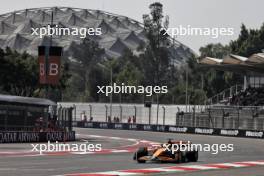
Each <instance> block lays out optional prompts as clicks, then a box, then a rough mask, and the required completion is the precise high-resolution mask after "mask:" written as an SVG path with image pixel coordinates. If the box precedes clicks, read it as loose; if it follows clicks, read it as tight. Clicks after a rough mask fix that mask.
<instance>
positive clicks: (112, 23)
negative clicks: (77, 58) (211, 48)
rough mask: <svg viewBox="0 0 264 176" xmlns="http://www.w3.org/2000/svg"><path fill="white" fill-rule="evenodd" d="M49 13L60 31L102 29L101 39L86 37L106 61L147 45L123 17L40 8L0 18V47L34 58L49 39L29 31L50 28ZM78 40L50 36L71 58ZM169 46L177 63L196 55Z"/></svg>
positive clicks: (179, 46) (137, 24) (131, 21)
mask: <svg viewBox="0 0 264 176" xmlns="http://www.w3.org/2000/svg"><path fill="white" fill-rule="evenodd" d="M52 12H53V16H54V21H53V24H55V25H58V27H60V28H62V27H63V28H65V27H68V28H97V27H99V28H101V29H102V35H100V36H96V35H94V36H93V35H90V36H88V37H89V38H90V39H92V40H95V41H97V42H98V43H99V46H100V47H102V48H104V49H105V51H106V52H105V53H106V54H105V55H106V57H110V58H112V57H119V56H121V55H122V53H123V50H124V49H126V48H129V49H130V50H131V51H132V52H134V53H135V54H137V53H138V51H137V48H138V46H140V45H141V44H142V43H146V42H148V40H147V38H146V35H145V33H144V27H143V24H142V23H140V22H138V21H136V20H134V19H131V18H128V17H126V16H122V15H117V14H113V13H109V12H105V11H101V10H92V9H81V8H70V7H43V8H32V9H24V10H18V11H14V12H10V13H6V14H2V15H0V47H1V48H5V47H10V48H11V49H15V50H17V51H18V52H21V53H22V52H24V51H27V52H28V53H29V54H32V55H37V48H38V46H39V45H45V44H46V43H47V42H49V39H50V38H49V37H48V36H45V37H42V38H40V37H39V36H37V35H36V36H34V35H31V33H32V31H31V30H32V29H31V28H40V27H43V26H47V24H50V23H51V14H52ZM81 40H82V39H80V36H53V45H54V46H62V47H64V49H63V51H64V55H71V54H72V53H73V52H74V51H73V50H72V47H71V45H72V43H73V42H75V43H76V44H79V43H80V42H81ZM171 45H172V46H173V50H171V53H170V56H171V57H172V59H174V60H175V61H177V62H178V63H184V62H185V61H186V60H187V59H188V58H189V57H191V56H192V55H196V54H195V53H194V52H193V51H192V50H191V49H190V48H188V47H187V46H185V45H183V44H182V43H180V42H179V41H177V40H174V42H173V41H171Z"/></svg>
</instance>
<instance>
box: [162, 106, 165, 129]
mask: <svg viewBox="0 0 264 176" xmlns="http://www.w3.org/2000/svg"><path fill="white" fill-rule="evenodd" d="M162 109H163V125H165V107H164V106H162Z"/></svg>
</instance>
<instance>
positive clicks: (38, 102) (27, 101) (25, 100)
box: [0, 94, 56, 106]
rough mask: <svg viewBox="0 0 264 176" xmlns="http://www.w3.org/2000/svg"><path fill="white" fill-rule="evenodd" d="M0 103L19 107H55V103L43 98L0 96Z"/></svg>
mask: <svg viewBox="0 0 264 176" xmlns="http://www.w3.org/2000/svg"><path fill="white" fill-rule="evenodd" d="M0 103H7V104H8V103H12V104H20V105H33V106H55V105H56V103H55V102H53V101H51V100H48V99H44V98H32V97H21V96H13V95H2V94H0Z"/></svg>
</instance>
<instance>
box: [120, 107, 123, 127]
mask: <svg viewBox="0 0 264 176" xmlns="http://www.w3.org/2000/svg"><path fill="white" fill-rule="evenodd" d="M119 107H120V121H121V123H122V117H123V115H122V113H123V109H122V106H121V105H120V106H119Z"/></svg>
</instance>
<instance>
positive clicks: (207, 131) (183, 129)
mask: <svg viewBox="0 0 264 176" xmlns="http://www.w3.org/2000/svg"><path fill="white" fill-rule="evenodd" d="M73 126H75V127H81V128H100V129H117V130H138V131H156V132H171V133H186V134H204V135H217V136H230V137H231V136H232V137H248V138H259V139H263V138H264V135H263V134H264V133H263V131H256V130H241V129H219V128H203V127H187V126H173V125H147V124H128V123H106V122H73Z"/></svg>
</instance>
